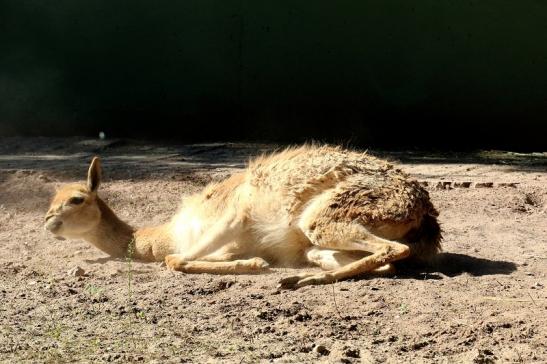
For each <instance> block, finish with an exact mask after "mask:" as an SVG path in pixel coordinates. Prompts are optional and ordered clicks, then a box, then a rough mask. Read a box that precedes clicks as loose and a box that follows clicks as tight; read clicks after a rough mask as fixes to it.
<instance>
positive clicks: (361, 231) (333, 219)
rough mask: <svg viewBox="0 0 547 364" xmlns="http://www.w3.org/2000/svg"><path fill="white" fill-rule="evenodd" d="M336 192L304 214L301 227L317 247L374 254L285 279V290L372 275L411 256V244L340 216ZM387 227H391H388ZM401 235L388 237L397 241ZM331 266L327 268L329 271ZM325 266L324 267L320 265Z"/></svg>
mask: <svg viewBox="0 0 547 364" xmlns="http://www.w3.org/2000/svg"><path fill="white" fill-rule="evenodd" d="M333 193H334V192H328V193H325V194H323V195H321V196H319V197H318V198H317V199H316V200H315V201H313V202H312V203H311V204H310V205H309V206H308V207H307V208H306V209H305V210H304V211H303V212H302V215H301V218H300V221H299V224H298V225H299V227H300V229H301V230H302V232H303V233H304V235H306V236H307V237H308V239H309V240H310V242H311V243H312V244H313V245H315V246H316V247H321V248H327V249H331V250H337V251H342V252H346V253H347V252H348V251H361V252H368V253H370V255H368V256H364V257H362V258H360V259H357V260H354V261H349V262H346V264H344V265H341V264H340V265H339V266H334V265H333V266H330V267H328V270H327V271H325V272H321V273H304V274H300V275H297V276H294V277H288V278H285V279H282V280H281V281H280V282H279V283H280V284H279V286H280V287H281V288H298V287H302V286H306V285H313V284H328V283H332V282H335V281H339V280H343V279H347V278H350V277H354V276H356V275H360V274H363V273H366V272H371V271H374V270H376V269H383V268H382V267H383V266H385V265H387V264H390V263H392V262H394V261H397V260H401V259H404V258H406V257H408V256H409V255H410V249H409V247H408V246H407V245H405V244H401V243H398V242H396V241H393V240H388V239H384V238H382V237H379V236H377V235H375V234H374V233H373V232H371V231H370V230H369V229H367V228H366V227H365V226H364V225H362V224H360V223H359V222H357V221H358V220H350V219H349V218H344V217H339V216H338V217H337V216H336V212H337V211H336V208H335V207H333V202H332V197H333ZM385 226H386V227H389V226H390V225H388V224H386V225H385ZM399 234H400V235H402V232H398V234H393V233H392V234H388V235H389V236H390V239H394V238H395V236H397V235H399ZM327 265H328V264H326V265H325V267H326V268H327ZM320 266H321V265H320Z"/></svg>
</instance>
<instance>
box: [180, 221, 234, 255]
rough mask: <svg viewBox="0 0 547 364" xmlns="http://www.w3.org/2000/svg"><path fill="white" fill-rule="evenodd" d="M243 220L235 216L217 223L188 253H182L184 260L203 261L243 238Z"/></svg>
mask: <svg viewBox="0 0 547 364" xmlns="http://www.w3.org/2000/svg"><path fill="white" fill-rule="evenodd" d="M242 229H243V219H242V218H239V217H237V216H236V215H235V214H232V215H229V216H227V217H225V218H223V219H222V220H220V221H218V222H217V223H215V224H214V225H213V226H212V227H211V228H210V229H209V230H208V231H207V232H205V233H204V234H203V236H201V238H200V239H199V240H198V241H197V242H196V243H195V244H194V245H193V246H191V247H190V249H189V250H188V251H185V252H181V253H182V254H183V255H184V260H186V261H195V260H203V257H205V256H208V255H211V254H212V253H214V252H216V251H218V250H219V249H221V248H223V247H225V246H227V245H228V244H230V243H233V242H234V241H236V240H237V238H239V237H240V236H241V231H242Z"/></svg>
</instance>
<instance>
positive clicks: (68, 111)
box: [0, 0, 547, 150]
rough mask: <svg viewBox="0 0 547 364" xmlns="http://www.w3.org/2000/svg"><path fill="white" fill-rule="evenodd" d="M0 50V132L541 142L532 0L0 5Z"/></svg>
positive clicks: (541, 45) (402, 142)
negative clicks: (100, 132)
mask: <svg viewBox="0 0 547 364" xmlns="http://www.w3.org/2000/svg"><path fill="white" fill-rule="evenodd" d="M0 48H1V49H0V123H1V124H0V135H98V132H99V131H101V130H102V131H105V132H106V134H107V136H118V137H119V136H132V137H143V136H145V137H161V138H174V139H176V140H180V141H202V140H209V141H211V140H249V139H252V140H276V141H280V140H283V141H293V142H298V141H302V140H305V139H310V138H314V139H320V140H325V141H344V142H347V141H350V142H352V143H354V144H361V145H370V146H371V147H390V148H409V147H410V148H413V147H417V148H445V149H468V148H477V147H481V148H504V149H523V150H546V149H547V148H546V146H547V142H546V140H547V136H546V132H547V2H545V1H540V0H535V1H532V0H521V1H504V0H495V1H494V0H481V1H479V0H471V1H466V2H461V1H448V0H429V1H427V0H424V1H419V2H409V1H392V0H386V1H377V2H368V1H357V0H355V1H335V2H333V1H330V2H327V1H275V2H258V1H243V0H240V1H212V0H199V1H198V0H192V1H188V0H179V1H166V0H165V1H137V0H131V1H113V0H94V1H87V2H84V1H74V0H56V1H38V0H36V1H30V0H13V1H6V0H0Z"/></svg>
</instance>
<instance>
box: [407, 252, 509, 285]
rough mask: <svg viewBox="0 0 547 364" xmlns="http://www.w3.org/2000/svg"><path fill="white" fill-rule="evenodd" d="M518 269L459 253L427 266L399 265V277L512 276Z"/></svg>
mask: <svg viewBox="0 0 547 364" xmlns="http://www.w3.org/2000/svg"><path fill="white" fill-rule="evenodd" d="M516 269H517V265H516V264H515V263H513V262H508V261H503V260H492V259H485V258H477V257H473V256H470V255H465V254H457V253H440V254H438V256H437V257H436V258H435V260H434V261H433V262H431V263H429V264H427V265H426V264H419V263H414V262H400V263H398V264H397V276H399V277H401V278H417V279H441V278H442V276H441V274H442V275H445V276H448V277H455V276H459V275H461V274H470V275H472V276H485V275H494V274H511V273H512V272H514V271H515V270H516ZM439 273H440V274H439Z"/></svg>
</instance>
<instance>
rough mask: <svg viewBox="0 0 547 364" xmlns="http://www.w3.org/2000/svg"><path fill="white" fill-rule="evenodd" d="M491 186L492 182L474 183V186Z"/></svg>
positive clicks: (492, 185)
mask: <svg viewBox="0 0 547 364" xmlns="http://www.w3.org/2000/svg"><path fill="white" fill-rule="evenodd" d="M491 187H494V182H479V183H475V188H491Z"/></svg>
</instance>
